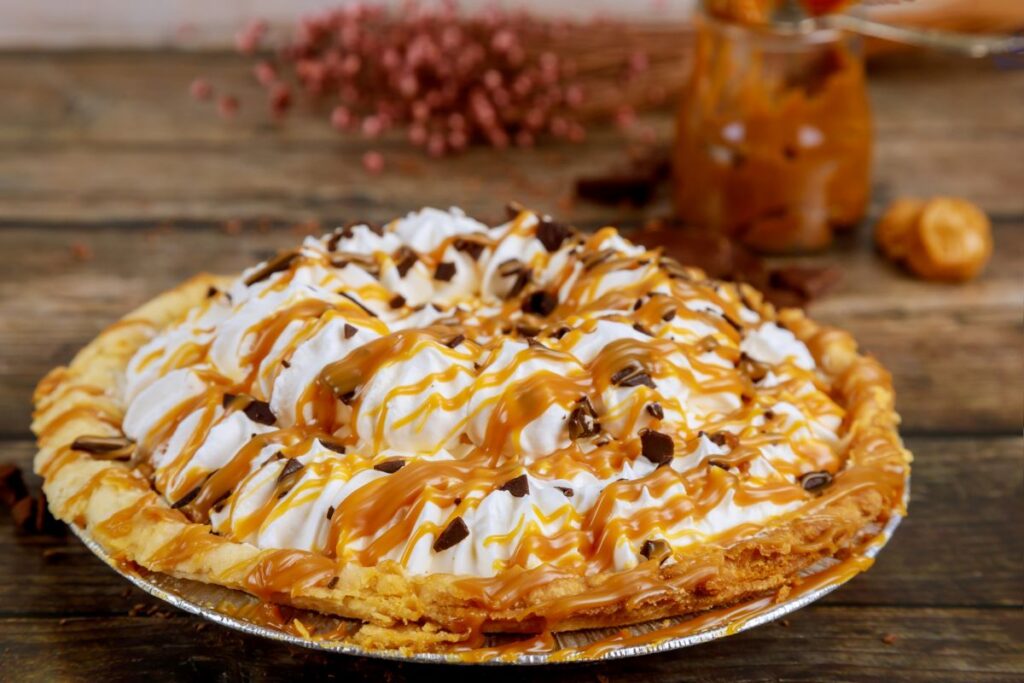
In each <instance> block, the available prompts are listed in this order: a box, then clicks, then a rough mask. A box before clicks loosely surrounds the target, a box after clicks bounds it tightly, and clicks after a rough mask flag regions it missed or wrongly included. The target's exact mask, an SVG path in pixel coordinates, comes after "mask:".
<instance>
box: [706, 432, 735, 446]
mask: <svg viewBox="0 0 1024 683" xmlns="http://www.w3.org/2000/svg"><path fill="white" fill-rule="evenodd" d="M707 437H708V439H710V441H711V443H713V444H715V445H716V446H720V447H722V448H728V449H729V450H730V451H731V450H732V449H734V448H736V447H737V446H739V445H740V440H739V439H738V438H736V435H735V434H733V433H732V432H726V431H721V432H715V433H714V434H708V435H707Z"/></svg>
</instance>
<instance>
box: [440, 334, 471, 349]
mask: <svg viewBox="0 0 1024 683" xmlns="http://www.w3.org/2000/svg"><path fill="white" fill-rule="evenodd" d="M464 341H466V335H464V334H461V333H460V334H457V335H455V336H454V337H452V338H451V339H449V340H448V341H446V342H445V343H444V345H445V346H447V347H448V348H449V349H454V348H455V347H457V346H458V345H459V344H461V343H462V342H464Z"/></svg>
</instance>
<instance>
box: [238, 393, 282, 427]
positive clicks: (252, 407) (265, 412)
mask: <svg viewBox="0 0 1024 683" xmlns="http://www.w3.org/2000/svg"><path fill="white" fill-rule="evenodd" d="M244 412H245V414H246V416H248V418H249V419H250V420H252V421H253V422H258V423H259V424H261V425H267V426H270V425H273V424H276V423H277V418H276V417H275V416H274V413H272V412H271V411H270V404H269V403H267V402H266V401H260V400H257V399H253V400H252V401H250V402H249V405H247V406H246V407H245V410H244Z"/></svg>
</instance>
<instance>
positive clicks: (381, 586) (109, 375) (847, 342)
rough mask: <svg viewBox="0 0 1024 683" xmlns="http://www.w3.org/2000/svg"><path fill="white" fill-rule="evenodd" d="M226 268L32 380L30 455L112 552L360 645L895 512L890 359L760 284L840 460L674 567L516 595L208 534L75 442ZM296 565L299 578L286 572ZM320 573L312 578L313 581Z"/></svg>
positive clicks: (722, 599)
mask: <svg viewBox="0 0 1024 683" xmlns="http://www.w3.org/2000/svg"><path fill="white" fill-rule="evenodd" d="M231 279H232V278H225V277H216V276H212V275H199V276H197V277H195V278H193V279H191V280H190V281H188V282H186V283H184V284H182V285H180V286H179V287H177V288H175V289H173V290H171V291H168V292H166V293H164V294H161V295H160V296H158V297H156V298H155V299H153V300H152V301H150V302H148V303H146V304H145V305H143V306H141V307H140V308H138V309H137V310H135V311H134V312H132V313H131V314H129V315H128V316H126V317H125V318H123V319H122V320H120V321H119V322H117V323H115V324H113V325H111V326H110V327H109V328H107V329H106V330H105V331H104V332H102V333H101V334H100V335H99V336H98V337H97V338H96V339H95V340H93V341H92V342H91V343H90V344H88V345H87V346H86V347H85V348H84V349H82V350H81V351H80V352H79V353H78V354H77V356H76V357H75V358H74V360H73V361H72V362H71V363H70V364H69V366H67V367H58V368H56V369H54V370H53V371H51V372H50V373H49V374H48V375H47V376H46V377H45V378H44V379H43V380H42V381H41V382H40V384H39V386H38V388H37V390H36V392H35V397H34V400H35V408H36V410H35V419H34V421H33V425H32V429H33V431H34V432H35V433H36V434H37V435H38V443H39V452H38V454H37V455H36V458H35V469H36V471H37V472H38V473H40V474H41V475H42V476H43V477H44V478H45V484H44V489H45V493H46V495H47V497H48V500H49V504H50V508H51V510H52V511H53V513H54V515H56V516H57V517H58V518H60V519H62V520H64V521H66V522H68V523H74V524H77V525H78V526H80V527H81V528H83V529H85V530H86V531H87V532H88V533H89V534H90V535H91V536H92V537H93V538H94V539H95V540H96V541H97V542H98V543H99V544H100V545H101V546H102V547H103V548H104V549H105V550H106V552H107V553H109V554H110V555H111V556H113V557H115V558H119V559H120V560H122V561H123V562H125V563H134V564H136V565H138V566H141V567H144V568H146V569H147V570H151V571H156V572H164V573H166V574H169V575H172V576H175V577H181V578H186V579H193V580H197V581H201V582H206V583H211V584H218V585H221V586H224V587H227V588H232V589H238V590H242V591H247V592H249V593H252V594H255V595H258V596H259V597H261V598H262V599H264V600H267V601H272V602H274V603H281V604H289V605H292V606H296V607H302V608H309V609H313V610H318V611H321V612H324V613H328V614H334V615H340V616H343V617H348V618H353V619H356V620H359V621H360V622H362V627H361V628H359V629H358V630H356V631H355V632H354V634H353V635H352V636H351V639H352V640H353V641H354V642H355V643H356V644H358V645H360V646H362V647H366V648H378V649H379V648H385V649H393V648H400V649H403V650H405V651H444V650H449V649H451V648H453V647H460V646H465V645H466V644H472V643H473V642H474V638H478V637H479V634H480V633H482V632H536V631H539V630H542V629H550V630H551V631H566V630H574V629H583V628H594V627H608V626H617V625H624V624H631V623H638V622H643V621H647V620H651V619H656V618H662V617H667V616H674V615H682V614H689V613H694V612H698V611H702V610H706V609H710V608H713V607H718V606H724V605H728V604H731V603H735V602H737V601H739V600H741V599H744V598H747V597H751V596H753V595H757V594H763V593H765V592H767V591H772V590H777V589H780V588H784V587H785V586H788V585H793V584H794V583H796V582H798V581H799V579H798V578H797V573H798V572H799V571H800V570H802V569H804V568H806V567H808V566H810V565H811V564H813V563H815V562H817V561H819V560H820V559H822V558H824V557H829V556H837V555H841V554H842V553H843V552H844V550H845V549H847V548H849V547H850V545H851V543H852V542H853V541H854V539H855V537H856V536H857V534H858V532H859V531H860V530H862V529H863V528H864V527H865V526H866V525H868V524H869V523H872V522H884V521H885V520H886V519H888V518H889V517H890V516H891V515H893V514H896V513H902V512H903V509H902V507H903V485H904V481H905V478H906V476H907V473H908V471H909V462H910V460H911V456H910V453H909V452H908V451H906V450H905V449H904V448H903V447H902V444H901V441H900V438H899V436H898V434H897V429H896V428H897V424H898V422H899V417H898V415H897V414H896V412H895V411H894V405H893V401H894V395H893V390H892V385H891V379H890V376H889V373H888V372H887V371H886V370H885V369H884V368H883V367H882V366H881V365H880V364H879V363H878V362H877V361H876V360H875V359H874V358H871V357H868V356H864V355H861V354H858V352H857V347H856V344H855V342H854V341H853V339H852V337H851V336H850V335H849V334H847V333H845V332H842V331H839V330H836V329H833V328H829V327H825V326H821V325H818V324H816V323H815V322H813V321H811V320H810V319H808V318H806V317H805V316H804V315H803V313H802V312H800V311H798V310H791V309H786V310H782V311H780V312H778V313H777V314H776V313H775V312H774V311H773V309H772V307H771V306H770V305H769V304H767V303H764V302H763V301H762V299H761V297H760V295H759V294H758V293H757V292H756V291H755V290H753V289H751V288H749V287H747V286H745V285H742V286H741V287H742V288H743V294H744V297H745V299H746V300H748V301H752V302H754V303H753V306H754V307H755V310H757V312H759V313H760V314H761V315H762V316H763V317H764V318H765V319H768V320H770V319H773V318H774V319H777V320H778V321H779V322H780V324H782V325H784V326H785V327H787V328H788V329H789V330H791V331H792V332H793V333H794V334H795V335H796V336H797V337H798V338H799V339H800V340H802V341H803V342H804V343H805V344H806V345H807V347H808V349H809V350H810V351H811V353H812V355H813V356H814V359H815V361H816V362H817V364H818V367H819V369H820V371H821V372H823V373H824V374H825V375H826V376H827V377H828V378H829V379H830V380H831V386H832V392H833V395H832V398H833V400H835V401H836V402H837V403H838V404H839V405H841V406H842V407H843V408H844V409H845V410H846V417H845V420H844V424H843V427H842V429H843V434H844V435H845V439H846V444H847V450H846V455H847V461H846V466H845V469H844V471H843V472H842V473H840V474H839V475H837V477H836V479H835V482H834V483H833V485H832V486H830V487H829V488H828V489H827V490H826V491H825V493H823V494H822V495H821V496H820V497H818V498H817V499H816V500H814V501H813V502H811V503H809V504H808V505H807V506H805V507H804V508H802V512H801V514H800V515H799V516H796V517H794V518H790V519H788V520H787V521H785V522H784V523H782V524H779V525H776V526H771V527H768V528H767V529H765V530H764V531H762V532H761V533H759V534H758V535H757V536H755V537H753V538H749V539H746V540H742V541H740V542H738V543H735V544H734V545H731V546H729V547H724V548H722V547H716V546H711V545H709V546H707V547H704V548H702V549H701V551H700V552H698V553H696V554H691V555H689V556H687V557H686V559H685V560H684V561H680V562H679V563H677V564H673V565H670V566H662V567H657V566H652V565H653V563H645V564H642V565H641V566H639V567H637V568H636V569H634V570H627V571H624V572H610V573H604V574H598V575H593V576H585V577H579V576H568V577H563V578H554V579H552V580H548V581H538V582H537V583H536V585H535V586H534V587H532V588H527V589H524V590H522V591H520V593H519V595H518V597H517V599H516V600H515V601H514V602H512V603H511V604H505V605H495V604H490V605H488V604H485V603H486V602H487V601H486V599H484V598H482V597H481V594H480V592H479V591H477V590H474V589H472V588H469V589H467V584H466V582H465V581H464V580H463V578H462V577H456V576H451V575H436V574H435V575H428V576H411V575H408V574H407V573H406V572H405V570H404V569H403V568H402V567H401V566H400V565H399V564H397V563H394V562H382V563H380V564H378V565H377V566H375V567H362V566H354V565H352V564H349V565H346V566H340V567H339V566H336V565H335V563H334V561H333V560H329V559H328V558H326V557H325V556H322V555H318V554H314V553H309V552H304V551H281V550H272V549H271V550H266V549H260V548H257V547H255V546H253V545H249V544H246V543H237V542H233V541H230V540H228V539H226V538H224V537H222V536H219V535H215V534H212V533H210V527H209V526H208V525H205V524H198V523H193V522H191V521H189V519H188V518H187V517H186V516H185V515H184V514H182V513H181V512H180V511H179V510H175V509H172V508H171V507H170V506H169V505H168V504H167V502H166V501H165V500H164V499H163V497H162V496H160V495H159V494H158V493H157V492H156V491H154V490H153V488H151V485H150V482H149V479H148V478H147V477H146V476H145V475H144V473H143V472H142V471H140V470H139V469H133V468H132V467H130V465H129V464H128V463H126V462H120V461H114V460H103V459H97V458H96V457H94V456H92V455H90V454H88V453H85V452H82V451H77V450H72V448H71V443H72V442H73V441H74V440H75V439H76V438H77V437H79V436H81V435H120V425H121V420H122V418H123V416H124V406H122V405H120V404H119V402H118V400H117V399H116V397H117V396H118V393H119V386H120V383H122V382H123V377H124V371H125V368H126V366H127V364H128V362H129V360H130V359H131V358H132V356H133V354H134V353H135V352H136V351H137V350H138V349H139V348H140V347H141V346H142V345H143V344H144V343H146V342H147V341H148V340H149V339H150V338H151V337H152V336H153V335H154V334H155V333H156V332H157V331H159V330H161V329H162V328H165V327H167V326H168V325H170V324H172V323H173V322H175V321H176V320H178V319H180V318H181V317H182V316H183V315H184V313H185V312H186V311H188V310H189V309H190V308H191V307H193V306H195V305H198V304H199V302H201V301H202V300H203V299H204V298H205V297H206V296H207V292H208V290H209V288H210V287H223V286H225V285H226V284H227V283H228V282H230V281H231ZM298 576H301V577H303V580H302V581H295V580H294V579H295V577H298ZM310 577H313V578H314V579H315V581H311V580H310Z"/></svg>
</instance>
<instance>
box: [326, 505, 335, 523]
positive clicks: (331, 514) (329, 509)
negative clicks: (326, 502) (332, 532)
mask: <svg viewBox="0 0 1024 683" xmlns="http://www.w3.org/2000/svg"><path fill="white" fill-rule="evenodd" d="M326 516H327V519H328V520H330V518H331V517H333V516H334V506H333V505H332V506H330V507H329V508H327V515H326Z"/></svg>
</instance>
